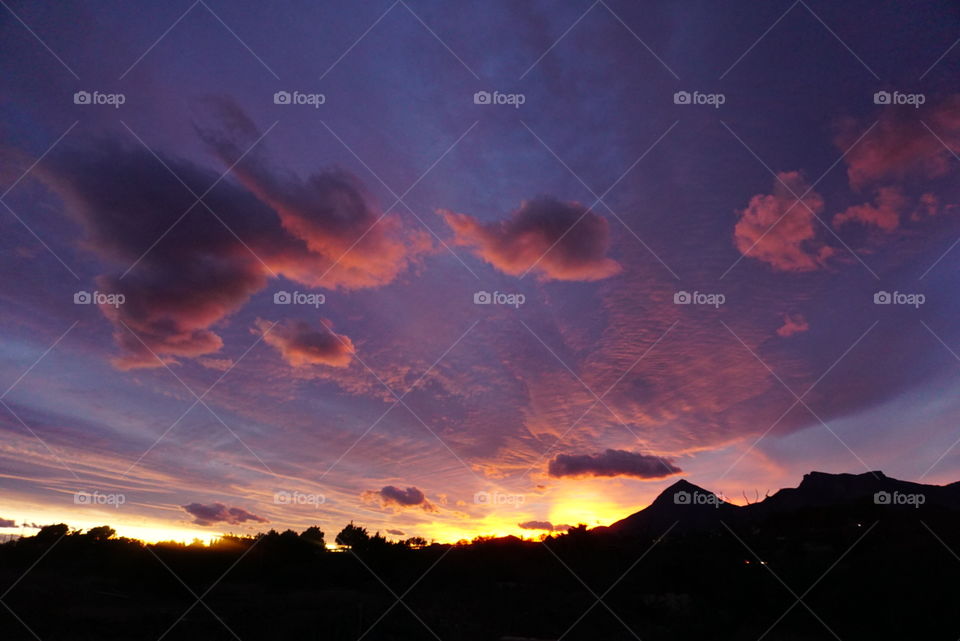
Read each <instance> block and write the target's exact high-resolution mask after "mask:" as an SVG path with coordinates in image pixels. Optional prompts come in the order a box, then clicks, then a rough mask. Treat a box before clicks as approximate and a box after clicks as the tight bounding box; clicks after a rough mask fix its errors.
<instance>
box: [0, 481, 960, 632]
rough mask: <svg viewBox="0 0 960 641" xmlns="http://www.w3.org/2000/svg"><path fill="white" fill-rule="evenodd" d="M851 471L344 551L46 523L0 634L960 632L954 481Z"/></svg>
mask: <svg viewBox="0 0 960 641" xmlns="http://www.w3.org/2000/svg"><path fill="white" fill-rule="evenodd" d="M808 476H811V475H808ZM847 476H850V477H851V478H850V479H839V480H837V479H836V478H833V477H831V478H830V479H824V478H821V477H815V478H814V477H811V478H810V479H807V478H805V480H804V484H801V486H800V488H796V489H794V490H789V491H781V493H778V495H775V496H773V497H769V498H768V499H766V500H765V501H760V502H758V503H756V504H754V505H752V506H747V507H736V506H729V505H727V504H725V503H720V504H719V506H717V505H714V506H707V507H705V506H703V505H700V506H697V505H696V504H695V503H693V501H691V500H689V499H687V501H688V502H687V503H685V504H684V503H678V502H677V501H678V499H677V498H676V497H677V493H678V492H686V493H688V494H689V492H691V491H700V488H696V486H691V485H689V484H686V485H682V483H678V484H677V485H675V486H674V487H673V488H672V489H668V490H667V491H665V492H664V493H663V494H662V495H661V497H660V498H658V499H657V501H655V502H654V503H653V504H652V505H651V506H650V507H648V508H647V509H645V510H642V511H640V512H638V513H637V514H635V515H632V516H631V517H629V518H628V519H624V521H621V522H619V523H618V524H615V525H614V526H613V527H609V528H595V529H593V530H588V529H587V528H586V527H585V526H578V527H577V528H574V529H572V530H570V531H569V532H567V533H565V534H553V535H550V536H547V537H545V538H544V539H543V540H542V541H533V540H522V539H518V538H515V537H506V538H496V539H495V538H484V537H479V538H477V539H475V540H473V541H471V542H462V543H460V544H453V545H450V544H439V543H428V542H427V541H425V540H423V539H418V538H413V539H408V540H406V541H398V542H390V541H388V540H387V539H386V538H385V537H383V536H380V535H379V534H378V533H374V534H372V535H371V534H370V533H369V532H368V531H367V530H366V529H365V528H363V527H361V526H359V525H355V524H353V523H350V524H349V525H347V526H346V527H344V528H343V529H342V530H341V531H340V532H339V533H338V534H337V535H336V536H335V537H333V541H335V542H336V543H337V544H339V545H341V546H344V547H345V548H348V549H347V551H344V552H333V551H330V550H328V549H327V546H326V544H327V542H328V537H327V534H326V533H325V532H324V531H322V530H321V528H320V527H310V528H307V529H306V530H304V531H302V532H294V531H292V530H287V531H284V532H276V531H271V532H268V533H265V534H260V535H257V536H252V537H248V536H225V537H222V538H221V539H219V540H217V541H215V542H214V543H212V544H211V545H202V544H193V545H189V544H180V543H157V544H149V545H148V544H144V543H142V542H140V541H136V540H132V539H125V538H118V537H117V536H116V535H115V533H114V531H113V530H112V529H111V528H110V527H108V526H103V527H98V528H92V529H90V530H88V531H86V532H78V531H71V530H70V529H69V528H68V527H67V526H66V525H63V524H59V525H51V526H47V527H44V528H43V529H42V530H40V532H39V533H38V534H37V535H36V536H32V537H24V538H21V539H19V540H16V541H11V542H9V543H6V544H3V545H0V594H3V593H4V592H5V593H6V594H5V595H4V596H3V597H2V602H3V604H5V605H7V606H8V607H9V611H8V610H6V609H4V610H0V638H2V639H35V638H40V639H42V640H43V641H59V640H61V639H70V640H71V641H83V640H86V639H91V640H93V639H96V640H98V641H110V640H113V639H124V640H130V639H149V640H150V641H157V640H158V639H161V638H162V639H204V640H218V639H237V638H239V639H241V640H242V641H253V640H256V639H283V638H290V639H297V640H298V641H299V640H312V639H317V640H319V639H324V640H331V641H340V640H350V641H357V640H358V639H361V638H362V639H378V640H394V639H395V640H403V641H407V640H417V639H437V638H439V639H442V640H443V641H447V640H450V641H459V640H467V641H470V640H477V641H479V640H487V641H496V640H506V639H511V640H516V639H524V640H529V639H537V640H547V639H551V640H556V639H561V638H563V639H591V640H595V639H604V640H620V639H623V640H631V639H633V640H635V639H638V638H639V639H643V640H644V641H661V640H663V641H666V640H675V639H698V640H700V639H729V640H741V639H742V640H747V641H757V640H758V639H761V638H762V639H776V640H778V641H779V640H783V641H792V640H808V639H809V640H812V639H836V638H839V639H842V640H843V641H850V640H856V639H864V640H867V639H869V640H871V641H876V640H883V639H918V640H919V639H924V640H928V639H931V640H932V639H956V638H957V637H960V611H958V609H957V607H956V604H957V603H958V600H960V557H957V556H956V554H955V552H960V510H958V509H956V507H955V506H953V505H952V501H953V499H952V498H950V497H952V494H948V493H945V492H944V493H941V494H942V497H947V498H944V499H943V500H941V499H940V498H937V497H938V496H940V495H938V494H937V491H939V490H941V489H943V490H947V489H949V488H950V487H951V486H946V487H945V488H936V487H935V486H920V487H923V488H928V489H927V492H928V495H929V496H930V497H933V498H931V499H927V500H925V502H924V503H923V504H922V505H919V506H917V505H914V504H906V505H891V504H878V503H877V501H876V499H875V496H874V492H875V491H876V490H875V488H876V487H888V486H889V487H893V486H890V485H889V484H887V485H884V483H887V481H889V482H891V483H893V482H895V481H894V480H892V479H886V477H883V480H881V481H878V482H879V483H880V485H879V486H878V485H877V483H875V482H874V481H873V480H871V479H864V478H863V476H864V475H860V476H857V477H854V476H853V475H847ZM808 481H809V482H808ZM835 481H836V482H835ZM895 483H902V482H899V481H896V482H895ZM831 484H833V485H831ZM914 485H915V484H914ZM897 487H901V488H903V487H905V486H897ZM912 489H916V487H913V488H912ZM951 491H952V490H951ZM671 492H672V494H671ZM783 492H787V493H786V494H783ZM791 492H792V493H791ZM777 496H779V499H778V498H777ZM705 510H710V511H709V512H707V511H705ZM654 530H656V532H654ZM198 599H200V600H199V601H198ZM13 613H15V614H13ZM28 627H29V628H30V630H28V629H27V628H28ZM34 634H35V635H36V637H34V636H33V635H34Z"/></svg>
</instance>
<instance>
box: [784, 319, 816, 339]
mask: <svg viewBox="0 0 960 641" xmlns="http://www.w3.org/2000/svg"><path fill="white" fill-rule="evenodd" d="M808 329H810V324H809V323H807V319H806V318H804V317H803V316H802V315H801V314H784V315H783V325H781V326H780V327H779V328H777V335H778V336H783V337H784V338H786V337H787V336H793V335H794V334H799V333H800V332H805V331H807V330H808Z"/></svg>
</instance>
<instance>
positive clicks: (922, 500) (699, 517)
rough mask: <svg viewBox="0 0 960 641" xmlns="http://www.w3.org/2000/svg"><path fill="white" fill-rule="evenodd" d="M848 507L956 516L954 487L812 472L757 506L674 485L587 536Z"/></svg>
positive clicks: (958, 489)
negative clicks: (940, 510)
mask: <svg viewBox="0 0 960 641" xmlns="http://www.w3.org/2000/svg"><path fill="white" fill-rule="evenodd" d="M853 505H858V506H862V507H869V506H876V507H884V508H910V509H926V510H929V509H936V508H944V509H949V510H960V481H958V482H955V483H951V484H949V485H945V486H940V485H926V484H923V483H913V482H910V481H901V480H899V479H895V478H891V477H889V476H887V475H886V474H884V473H883V472H881V471H871V472H864V473H863V474H849V473H841V474H831V473H828V472H817V471H813V472H809V473H808V474H804V475H803V480H802V481H801V482H800V485H799V486H797V487H795V488H783V489H780V490H778V491H777V492H776V493H774V494H773V495H771V496H767V497H765V498H764V499H763V500H761V501H757V502H756V503H750V504H748V505H743V506H739V505H734V504H733V503H729V502H727V501H725V500H723V498H722V495H718V494H716V493H714V492H711V491H710V490H707V489H704V488H702V487H700V486H698V485H695V484H693V483H690V482H689V481H687V480H686V479H680V480H679V481H677V482H676V483H674V484H672V485H670V486H669V487H668V488H666V489H665V490H663V491H662V492H661V493H660V494H659V495H658V496H657V498H656V499H654V500H653V502H652V503H651V504H650V505H649V506H647V507H646V508H644V509H642V510H640V511H639V512H635V513H634V514H631V515H630V516H628V517H626V518H624V519H621V520H619V521H617V522H615V523H612V524H611V525H609V526H601V527H598V528H594V529H593V530H591V531H592V532H595V533H597V534H604V533H610V534H616V535H628V536H632V535H653V536H656V535H658V534H661V533H663V532H665V531H666V530H667V529H668V528H670V527H671V526H673V527H675V528H676V530H677V531H679V532H683V531H690V530H702V529H710V528H713V527H722V524H721V521H723V522H726V523H731V524H741V525H742V524H750V523H755V522H758V521H761V520H764V519H767V518H770V517H773V516H776V515H780V516H783V515H789V514H791V513H798V512H802V511H805V510H823V509H827V510H830V509H838V508H842V507H844V506H853Z"/></svg>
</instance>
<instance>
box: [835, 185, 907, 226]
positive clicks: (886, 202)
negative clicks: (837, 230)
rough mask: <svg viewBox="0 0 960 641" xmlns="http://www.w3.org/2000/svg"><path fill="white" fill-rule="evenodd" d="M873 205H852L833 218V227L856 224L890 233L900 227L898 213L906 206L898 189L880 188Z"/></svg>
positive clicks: (904, 199) (905, 201)
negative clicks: (872, 226) (871, 226)
mask: <svg viewBox="0 0 960 641" xmlns="http://www.w3.org/2000/svg"><path fill="white" fill-rule="evenodd" d="M874 203H875V204H872V203H864V204H862V205H853V206H852V207H848V208H847V209H846V210H845V211H843V212H841V213H839V214H837V215H835V216H834V217H833V226H834V227H840V226H841V225H844V224H846V223H850V222H858V223H861V224H863V225H874V226H876V227H877V228H879V229H880V230H881V231H885V232H892V231H894V230H896V229H897V227H899V226H900V212H902V211H903V210H904V208H905V206H906V204H907V199H906V198H904V196H903V192H902V191H901V190H900V188H898V187H881V188H880V189H878V190H877V196H876V198H875V200H874Z"/></svg>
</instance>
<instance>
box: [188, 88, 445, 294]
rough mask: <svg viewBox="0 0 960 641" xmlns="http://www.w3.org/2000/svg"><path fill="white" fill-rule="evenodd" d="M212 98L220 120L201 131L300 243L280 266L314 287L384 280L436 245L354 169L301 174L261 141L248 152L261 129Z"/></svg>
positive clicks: (275, 262) (276, 264) (276, 261)
mask: <svg viewBox="0 0 960 641" xmlns="http://www.w3.org/2000/svg"><path fill="white" fill-rule="evenodd" d="M206 106H207V107H209V111H210V115H211V116H212V117H213V119H214V124H213V125H212V126H211V125H198V126H197V131H198V133H199V135H200V137H201V138H202V139H203V140H204V141H205V142H206V143H207V144H208V145H209V147H210V148H211V149H212V150H213V151H214V153H215V154H216V155H217V156H218V157H219V158H220V160H221V161H222V162H223V163H224V165H225V166H234V164H235V163H237V164H236V165H235V166H234V168H233V174H234V175H236V176H237V177H238V178H239V180H240V182H241V183H242V184H243V185H244V187H246V188H247V189H248V190H250V192H251V193H253V194H254V195H256V197H257V198H258V199H260V200H261V201H262V202H264V203H266V204H267V205H268V206H269V207H270V208H271V209H273V210H274V211H275V212H276V214H277V216H279V218H280V223H281V225H282V226H283V229H284V230H285V231H286V232H287V233H289V234H290V235H291V236H293V237H295V238H296V239H298V241H299V244H300V245H301V247H300V250H299V251H297V252H292V253H287V254H279V255H275V256H273V258H272V260H271V266H272V267H273V268H274V269H275V270H277V271H279V272H282V273H283V274H285V275H286V276H288V277H289V278H291V279H293V280H296V281H297V282H300V283H304V284H306V285H310V286H314V287H326V288H344V289H359V288H365V287H379V286H383V285H386V284H388V283H390V282H392V281H393V280H394V279H395V278H396V277H397V276H398V275H399V274H400V272H401V271H403V270H404V269H406V267H407V266H408V264H409V263H410V262H411V261H412V260H415V259H416V257H417V256H418V255H420V254H422V253H424V252H426V251H428V250H430V249H431V248H432V243H431V241H430V239H429V235H428V234H427V232H426V231H424V230H421V229H409V230H407V229H403V228H402V225H401V220H400V218H399V217H398V216H384V215H383V214H381V212H380V211H378V210H377V209H376V208H375V207H374V206H373V204H372V203H371V200H370V198H369V197H368V195H367V194H366V192H365V190H364V188H363V185H362V184H361V183H360V181H358V180H357V179H356V178H355V177H353V176H352V175H350V174H348V173H347V172H345V171H343V170H341V169H337V168H330V169H324V170H321V171H318V172H316V173H313V174H311V175H310V176H308V177H306V178H301V177H299V176H296V175H295V174H293V173H290V172H284V171H279V170H276V169H273V168H271V167H270V166H269V164H268V163H267V161H266V159H265V156H264V154H263V153H262V152H261V145H262V143H261V144H258V145H257V146H256V147H255V148H254V149H253V151H252V152H249V153H247V152H248V150H250V148H251V146H253V145H254V144H255V143H256V142H257V140H258V139H260V138H261V136H262V132H260V130H259V129H258V128H257V126H256V125H255V124H254V123H253V122H252V121H251V120H250V119H249V118H248V117H247V115H246V114H245V113H244V112H243V111H242V110H241V109H240V108H239V107H238V106H237V105H236V104H235V103H233V102H232V101H230V100H227V99H223V98H211V99H208V100H207V101H206ZM241 158H242V159H243V160H242V161H240V162H239V163H238V160H240V159H241Z"/></svg>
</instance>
